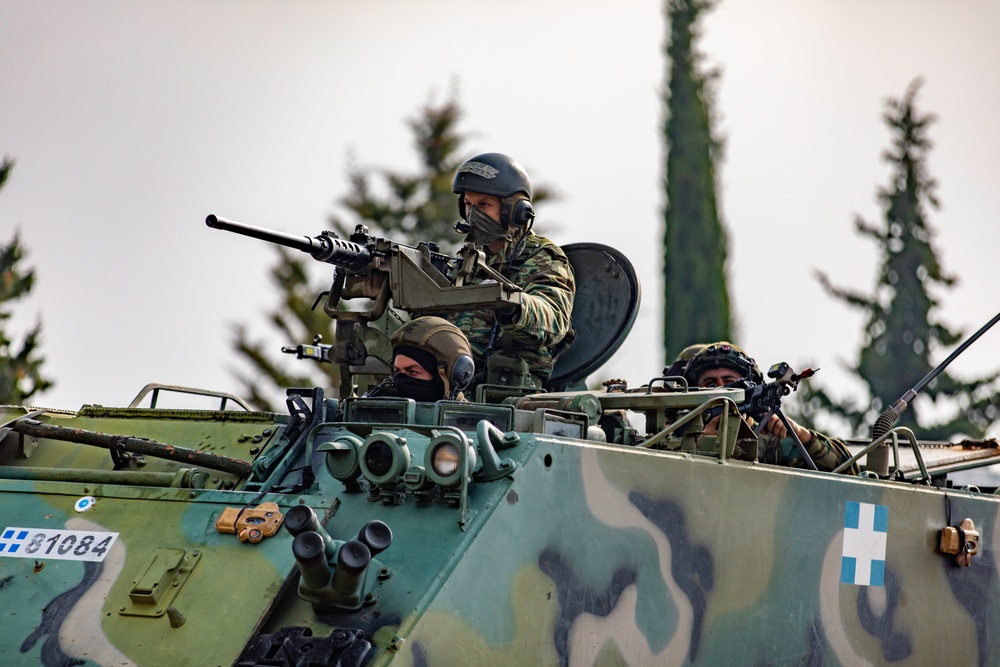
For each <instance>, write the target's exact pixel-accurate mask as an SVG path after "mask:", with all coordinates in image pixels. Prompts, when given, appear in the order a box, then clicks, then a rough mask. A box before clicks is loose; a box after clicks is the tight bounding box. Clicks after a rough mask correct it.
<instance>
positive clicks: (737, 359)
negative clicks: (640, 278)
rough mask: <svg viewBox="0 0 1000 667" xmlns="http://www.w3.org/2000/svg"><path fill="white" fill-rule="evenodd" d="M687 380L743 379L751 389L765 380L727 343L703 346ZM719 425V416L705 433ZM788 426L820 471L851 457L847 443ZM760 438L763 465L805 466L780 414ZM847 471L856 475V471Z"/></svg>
mask: <svg viewBox="0 0 1000 667" xmlns="http://www.w3.org/2000/svg"><path fill="white" fill-rule="evenodd" d="M684 377H685V378H686V379H687V381H688V384H689V385H691V386H697V387H725V386H727V385H731V384H733V383H734V382H738V381H740V380H743V381H745V382H746V383H749V385H751V386H752V385H758V384H761V383H762V382H763V381H764V376H763V374H762V373H761V372H760V368H759V367H758V366H757V362H756V361H754V360H753V358H751V357H750V355H748V354H747V353H746V351H745V350H743V349H742V348H740V347H738V346H736V345H733V344H732V343H730V342H728V341H724V340H723V341H718V342H716V343H710V344H708V345H705V346H703V348H702V349H701V350H700V351H699V352H698V353H697V354H695V355H694V356H693V357H692V358H691V359H690V361H688V362H687V368H686V369H685V371H684ZM746 420H747V421H748V422H750V425H751V426H753V425H754V423H753V420H752V419H750V418H746ZM718 422H719V418H718V417H716V418H715V419H713V420H711V421H710V422H709V423H708V424H706V425H705V434H706V435H714V434H715V433H716V432H717V429H718ZM788 423H789V425H790V426H791V427H792V430H794V431H795V435H796V436H798V438H799V441H801V442H802V444H803V445H804V446H805V448H806V451H807V452H808V453H809V457H810V458H811V459H812V460H813V462H814V463H815V464H816V467H817V468H818V469H819V470H826V471H830V470H833V469H834V468H836V467H837V466H839V465H840V464H841V463H844V462H845V461H847V460H848V459H849V458H851V453H850V452H849V451H848V449H847V444H846V443H844V441H842V440H838V439H835V438H830V437H828V436H826V435H823V434H822V433H820V432H819V431H814V430H812V429H808V428H806V427H804V426H802V425H800V424H798V423H797V422H795V421H793V420H791V419H789V420H788ZM760 437H761V438H763V447H761V448H760V451H761V454H760V461H761V462H763V463H774V464H777V465H784V466H791V467H794V468H804V467H806V462H805V460H804V459H803V458H802V454H801V453H800V452H799V449H798V447H797V446H796V445H795V442H794V441H793V440H792V438H791V435H790V434H789V432H788V429H787V428H786V427H785V425H784V424H783V423H782V422H781V419H780V418H779V417H778V415H776V414H772V415H771V416H770V418H769V419H768V422H767V424H766V425H765V426H764V428H763V429H762V430H761V434H760ZM848 472H852V473H854V474H857V468H853V469H852V470H850V471H848Z"/></svg>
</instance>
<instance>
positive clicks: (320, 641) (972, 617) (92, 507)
mask: <svg viewBox="0 0 1000 667" xmlns="http://www.w3.org/2000/svg"><path fill="white" fill-rule="evenodd" d="M209 224H210V225H213V226H219V227H222V228H230V229H232V230H234V231H241V233H246V234H248V235H251V236H254V235H256V236H258V237H259V238H265V239H267V240H271V241H276V242H280V243H284V244H286V245H291V246H292V247H299V248H300V249H302V250H305V251H307V252H310V253H311V254H313V255H314V256H316V257H317V258H319V259H324V261H331V262H332V263H334V264H336V265H337V267H338V268H337V269H336V271H335V273H334V281H333V285H332V287H331V292H330V296H329V297H328V299H327V305H326V306H325V308H326V310H327V312H328V313H329V314H330V315H331V317H333V318H334V324H335V327H334V340H333V342H332V343H331V344H330V345H320V344H317V345H313V346H299V348H296V352H297V353H298V354H299V356H304V357H313V358H316V359H318V360H321V361H323V362H329V363H336V364H338V365H340V367H341V369H342V373H343V377H344V381H343V382H342V387H341V388H340V389H338V390H331V391H327V390H325V389H324V388H319V387H307V388H290V389H288V392H287V400H286V403H287V413H281V414H278V413H270V412H260V411H255V410H253V409H252V407H251V406H249V405H247V404H246V403H245V402H244V401H242V400H241V399H239V398H238V397H236V396H232V395H230V394H226V393H220V392H212V391H202V390H198V389H190V388H185V387H176V386H165V385H157V384H152V385H149V386H147V387H145V388H144V389H143V390H142V391H141V392H139V395H138V396H136V398H135V400H133V401H132V402H131V403H130V404H129V405H127V406H124V407H102V406H98V405H85V406H83V407H81V408H80V409H76V410H55V409H47V408H34V407H28V406H4V407H2V408H0V516H2V518H3V520H2V524H3V525H2V526H0V530H2V532H0V601H2V609H3V611H2V614H3V621H4V623H3V632H2V634H0V664H3V665H52V666H55V665H60V666H61V665H105V666H112V665H114V666H119V665H170V666H175V665H199V666H200V665H240V666H244V665H246V666H250V665H301V666H307V665H308V666H319V665H329V666H332V665H344V666H348V665H386V664H390V663H391V664H393V665H419V666H422V665H479V664H485V665H620V664H629V665H792V664H811V665H838V664H839V665H861V664H893V665H945V664H948V665H950V664H955V665H957V664H961V665H993V664H997V663H998V662H1000V647H998V645H997V642H996V641H994V640H993V637H995V636H997V635H998V632H1000V609H998V610H996V611H995V610H994V607H996V606H997V604H998V601H1000V577H998V564H997V561H996V559H995V555H994V554H995V545H996V544H997V542H996V538H995V537H994V536H995V535H996V534H997V532H998V530H1000V512H998V509H1000V499H998V497H997V496H996V495H994V494H993V491H994V489H992V488H985V487H984V488H976V487H973V486H963V487H961V488H956V487H955V485H954V484H952V483H950V482H949V475H953V474H954V473H956V472H957V471H961V470H964V469H968V468H972V467H975V466H982V465H988V464H992V463H995V462H996V461H997V458H996V455H997V447H996V442H995V441H992V440H991V441H984V442H963V443H961V444H941V445H940V446H938V447H936V448H933V449H928V448H926V447H922V446H921V445H922V444H924V443H920V442H918V441H917V440H916V438H914V437H913V434H912V433H911V432H909V431H908V430H907V429H904V428H894V427H893V426H892V424H891V423H888V424H885V425H884V428H882V429H881V430H882V431H884V432H883V433H881V434H880V435H879V436H878V437H876V438H875V439H873V440H872V441H871V442H865V443H858V445H857V447H856V452H857V453H856V454H855V456H854V460H855V461H857V462H860V463H863V462H864V461H865V457H866V456H868V455H869V453H870V452H874V451H879V452H888V453H889V454H890V455H891V456H889V457H888V459H889V465H888V466H887V468H888V469H887V470H886V471H884V472H883V471H880V470H872V469H871V468H873V467H874V466H872V465H871V464H869V470H865V471H863V472H862V474H861V475H860V476H852V475H845V474H840V473H836V472H818V471H814V470H809V469H798V468H786V467H777V466H772V465H767V464H763V463H758V462H755V461H744V460H736V459H735V458H734V452H736V451H737V450H738V449H739V448H740V447H741V444H745V443H746V442H753V441H754V439H755V438H756V436H755V435H754V434H753V433H752V432H750V431H749V429H748V428H747V427H746V425H745V423H744V422H743V421H742V420H741V419H740V411H741V409H745V406H746V405H748V404H750V403H753V402H754V401H755V400H756V401H758V402H759V401H760V400H761V397H762V396H763V397H764V398H767V397H771V398H770V399H769V400H771V405H770V408H772V409H774V408H778V407H779V401H780V396H781V395H783V394H784V393H787V391H788V389H789V383H790V382H793V380H790V379H789V378H794V377H795V376H794V374H792V375H790V374H789V372H790V371H789V369H787V366H784V365H776V367H775V369H772V370H773V371H775V372H774V373H773V374H772V375H771V378H772V380H773V381H772V382H769V383H767V384H766V385H762V386H761V389H763V391H758V390H757V388H745V389H736V388H720V389H703V390H700V389H694V388H691V387H688V386H687V384H686V383H685V382H683V380H682V379H681V378H676V377H658V378H650V379H645V380H644V379H640V380H639V383H640V384H639V386H637V387H634V388H630V387H629V386H628V384H627V383H626V382H623V381H615V382H609V383H607V384H606V385H605V386H603V387H602V388H601V389H598V390H593V389H591V390H587V389H578V390H571V388H572V387H574V386H577V385H578V384H579V382H580V380H581V379H582V378H583V377H584V376H586V375H587V374H588V373H590V372H592V371H593V370H594V369H595V368H597V367H598V366H599V365H600V364H601V363H603V361H605V360H606V359H607V358H608V357H610V356H611V355H612V354H613V353H614V351H615V350H616V349H617V348H618V346H619V345H620V344H621V341H622V340H624V337H625V335H626V334H627V333H628V330H629V329H630V327H631V325H632V322H633V319H634V316H635V311H636V307H637V305H638V299H639V287H638V283H637V282H636V281H635V275H634V272H633V271H632V270H631V266H630V265H629V264H628V262H627V260H625V259H624V258H623V257H622V256H621V255H620V254H618V253H616V252H615V251H613V250H612V249H609V248H606V247H603V246H597V245H591V244H584V245H581V246H579V247H576V248H573V247H569V250H568V253H569V254H570V258H571V261H572V262H573V265H574V269H575V270H576V273H577V276H578V281H579V282H580V283H581V288H580V292H579V293H578V297H577V304H576V306H575V310H574V319H575V320H577V321H578V322H583V321H587V322H589V323H590V324H591V326H590V327H587V328H585V327H580V326H579V325H578V328H579V329H581V332H582V335H581V338H580V341H582V342H580V341H578V343H577V344H574V347H573V348H571V352H572V354H570V353H567V355H566V356H564V357H561V358H560V361H559V365H557V367H556V372H555V373H554V376H553V380H554V382H553V386H552V387H550V391H547V392H538V391H537V390H534V391H513V390H509V389H504V388H500V387H494V388H490V387H485V388H482V391H480V392H479V395H478V396H477V397H476V398H477V400H473V401H469V402H457V401H440V402H437V403H417V402H414V401H413V400H410V399H402V398H391V397H390V398H360V397H357V396H356V395H352V392H351V391H341V389H343V388H344V387H351V386H352V383H355V382H357V381H358V379H359V378H361V377H364V376H367V375H372V376H378V375H379V373H384V372H385V371H386V368H387V366H386V365H385V359H386V356H385V353H386V345H385V332H384V331H383V330H380V329H379V328H378V327H376V326H372V323H373V322H376V321H378V319H379V318H380V317H381V316H382V315H383V314H384V309H385V308H386V307H387V304H388V303H389V302H390V301H391V303H392V307H393V308H398V309H401V310H403V311H406V312H408V313H411V314H413V313H428V312H446V311H447V309H448V308H452V309H459V308H465V307H469V306H471V305H482V304H489V303H493V304H496V303H502V304H506V303H511V302H516V300H517V298H518V293H517V289H516V287H515V286H510V285H505V284H504V283H503V282H502V281H498V282H495V283H492V284H489V285H482V286H469V285H463V284H462V280H461V278H460V277H459V276H460V274H461V271H465V274H464V275H465V277H468V274H469V271H472V270H475V263H476V260H477V258H476V255H475V249H474V248H472V249H469V250H468V251H465V250H463V252H464V253H465V256H464V258H463V259H462V261H460V262H457V263H454V262H450V261H449V260H448V259H447V258H443V257H441V256H439V255H437V254H436V253H435V252H434V250H433V248H431V247H428V246H421V247H417V248H411V247H406V246H402V245H399V244H393V243H391V242H388V241H386V240H384V239H374V238H372V237H368V236H367V235H366V234H367V233H366V231H364V230H359V232H358V233H357V234H356V235H355V236H354V237H352V240H351V241H344V240H340V239H336V238H334V237H332V236H330V235H321V236H319V237H291V236H285V235H281V234H279V233H276V232H269V231H267V230H261V229H259V228H251V227H249V226H246V225H239V223H230V222H227V221H223V220H221V219H218V218H215V217H214V216H212V217H210V218H209ZM254 230H255V231H254ZM456 266H458V267H459V268H457V269H456V268H455V267H456ZM456 283H457V284H456ZM358 297H365V298H369V299H371V300H372V302H373V303H374V304H375V305H374V306H373V308H372V309H371V310H369V311H348V310H345V309H342V308H341V305H340V303H341V301H342V300H346V299H350V298H358ZM583 318H586V320H584V319H583ZM587 331H590V332H598V333H594V334H588V333H586V332H587ZM177 392H181V393H185V394H195V395H197V396H198V397H199V398H201V399H204V400H207V401H211V402H212V406H211V408H210V409H200V410H193V409H174V408H169V407H164V406H165V404H166V403H168V402H169V401H168V397H169V396H171V395H173V394H176V393H177ZM713 411H714V413H713ZM716 413H717V414H721V415H722V424H721V426H720V428H719V430H718V434H717V435H714V436H704V435H703V434H702V431H703V428H704V425H705V421H706V418H707V416H708V415H710V414H716ZM622 416H624V417H625V418H621V417H622ZM612 417H618V418H616V419H612ZM880 447H882V448H885V449H883V450H879V449H878V448H880ZM880 473H881V474H880Z"/></svg>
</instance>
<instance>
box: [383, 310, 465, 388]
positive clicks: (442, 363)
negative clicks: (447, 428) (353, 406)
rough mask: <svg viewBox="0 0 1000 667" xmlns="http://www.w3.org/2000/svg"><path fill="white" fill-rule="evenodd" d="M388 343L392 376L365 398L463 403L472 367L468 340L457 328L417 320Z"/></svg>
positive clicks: (430, 319) (439, 320)
mask: <svg viewBox="0 0 1000 667" xmlns="http://www.w3.org/2000/svg"><path fill="white" fill-rule="evenodd" d="M390 343H391V345H392V377H391V378H390V379H389V380H388V381H386V382H385V383H383V384H381V385H378V386H376V387H373V388H372V389H371V390H370V391H369V392H368V393H367V394H366V396H386V395H390V394H395V395H397V396H401V397H403V398H412V399H413V400H415V401H427V402H433V401H439V400H441V399H450V400H464V395H463V393H462V392H463V391H464V390H465V388H466V387H468V385H469V382H470V381H471V380H472V374H473V370H474V364H473V361H472V350H471V349H470V348H469V341H468V340H467V339H466V338H465V334H463V333H462V331H461V330H460V329H459V328H458V327H456V326H455V325H454V324H452V323H451V322H449V321H448V320H445V319H442V318H440V317H430V316H426V317H418V318H416V319H414V320H411V321H409V322H407V323H406V324H404V325H403V326H401V327H400V328H399V329H397V330H396V332H395V333H393V335H392V337H391V339H390Z"/></svg>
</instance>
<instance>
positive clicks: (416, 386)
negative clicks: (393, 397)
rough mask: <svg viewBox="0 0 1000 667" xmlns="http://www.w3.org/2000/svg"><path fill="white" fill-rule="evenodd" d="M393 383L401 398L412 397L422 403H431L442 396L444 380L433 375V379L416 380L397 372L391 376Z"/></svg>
mask: <svg viewBox="0 0 1000 667" xmlns="http://www.w3.org/2000/svg"><path fill="white" fill-rule="evenodd" d="M393 383H394V384H395V385H396V391H397V392H399V395H400V396H402V397H403V398H412V399H413V400H415V401H420V402H424V403H433V402H434V401H440V400H441V399H442V398H444V381H443V380H442V379H441V378H440V377H439V376H435V377H434V379H433V380H418V379H417V378H411V377H410V376H409V375H403V374H402V373H397V374H396V375H395V376H393Z"/></svg>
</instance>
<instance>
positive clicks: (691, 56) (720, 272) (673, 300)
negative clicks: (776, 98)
mask: <svg viewBox="0 0 1000 667" xmlns="http://www.w3.org/2000/svg"><path fill="white" fill-rule="evenodd" d="M714 6H715V2H714V1H712V0H667V2H666V4H665V7H666V13H667V29H668V32H669V42H668V44H667V46H666V56H667V67H668V73H667V76H668V82H667V90H666V93H665V94H664V103H665V105H664V106H665V115H666V120H665V121H664V127H663V139H664V144H665V147H666V178H665V181H664V187H665V190H666V208H665V210H664V214H663V219H664V223H665V231H664V238H663V273H664V281H663V282H664V285H663V346H664V353H665V355H666V356H665V358H666V359H667V362H668V363H669V362H670V360H672V359H673V358H674V357H675V356H676V355H677V353H678V352H680V351H681V350H683V349H684V348H685V347H687V346H688V345H692V344H694V343H706V342H713V341H717V340H732V338H733V320H732V316H731V313H730V299H729V287H728V283H727V278H726V258H727V254H728V243H729V241H728V234H727V232H726V228H725V226H724V224H723V221H722V220H721V218H720V215H719V207H718V195H717V192H716V186H717V178H716V173H717V170H716V163H717V162H719V161H721V159H722V152H723V145H722V141H721V139H719V138H718V137H717V136H716V134H715V132H714V130H713V125H714V124H715V117H714V112H713V107H714V92H713V88H714V85H715V82H716V81H717V80H718V76H719V73H718V71H717V70H709V71H704V72H703V71H702V69H703V68H702V62H703V60H704V55H703V54H702V53H701V52H700V51H699V50H698V48H697V41H698V38H699V36H700V33H699V30H698V21H699V19H700V17H701V16H702V14H703V13H705V12H707V11H708V10H710V9H711V8H712V7H714Z"/></svg>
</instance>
